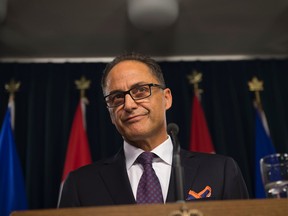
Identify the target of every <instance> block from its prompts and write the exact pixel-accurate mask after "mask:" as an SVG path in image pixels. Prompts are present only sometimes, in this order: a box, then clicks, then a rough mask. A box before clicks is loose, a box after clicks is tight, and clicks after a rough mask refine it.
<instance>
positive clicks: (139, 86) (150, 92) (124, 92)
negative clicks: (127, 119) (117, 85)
mask: <svg viewBox="0 0 288 216" xmlns="http://www.w3.org/2000/svg"><path fill="white" fill-rule="evenodd" d="M143 86H148V87H149V95H147V96H145V97H141V98H136V99H135V98H134V97H133V95H132V94H131V93H130V92H131V91H132V90H134V89H137V88H141V87H143ZM151 87H158V88H161V89H163V90H164V89H165V88H166V87H165V86H162V85H160V84H156V83H148V84H142V85H137V86H135V87H133V88H131V89H129V90H127V91H116V92H113V93H111V94H108V95H106V96H104V100H105V103H106V106H107V107H108V108H115V107H118V106H121V105H123V104H124V103H125V96H126V95H127V94H129V95H130V97H131V98H132V99H133V100H134V101H137V100H142V99H145V98H148V97H150V96H151V95H152V91H151ZM114 94H115V95H116V94H120V95H122V96H123V99H124V100H123V103H121V104H117V105H114V106H109V105H108V103H109V100H106V98H107V97H109V96H111V95H114Z"/></svg>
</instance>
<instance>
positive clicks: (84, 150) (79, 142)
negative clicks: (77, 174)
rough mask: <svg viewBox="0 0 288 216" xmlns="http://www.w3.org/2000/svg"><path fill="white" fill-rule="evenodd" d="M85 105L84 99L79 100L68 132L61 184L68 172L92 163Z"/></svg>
mask: <svg viewBox="0 0 288 216" xmlns="http://www.w3.org/2000/svg"><path fill="white" fill-rule="evenodd" d="M85 105H86V100H85V98H81V99H80V101H79V104H78V106H77V110H76V113H75V116H74V120H73V123H72V127H71V131H70V137H69V142H68V147H67V152H66V159H65V165H64V171H63V175H62V182H63V181H64V180H65V179H66V177H67V175H68V174H69V172H71V171H73V170H75V169H77V168H79V167H81V166H84V165H87V164H90V163H92V159H91V153H90V148H89V143H88V138H87V134H86V129H85V128H86V126H85V125H86V124H85Z"/></svg>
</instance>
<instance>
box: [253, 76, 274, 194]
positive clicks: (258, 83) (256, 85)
mask: <svg viewBox="0 0 288 216" xmlns="http://www.w3.org/2000/svg"><path fill="white" fill-rule="evenodd" d="M263 85H264V83H263V81H262V80H259V79H258V78H257V77H256V76H254V77H253V78H252V79H251V81H249V82H248V87H249V91H251V92H254V94H255V99H254V108H255V180H254V187H255V189H254V192H255V198H265V197H266V195H265V190H264V185H263V183H262V179H261V171H260V163H259V162H260V159H261V158H262V157H264V156H266V155H269V154H274V153H276V149H275V147H274V145H273V142H272V139H271V137H270V131H269V127H268V122H267V118H266V116H265V112H264V109H263V106H262V103H261V97H260V92H261V91H263V90H264V87H263Z"/></svg>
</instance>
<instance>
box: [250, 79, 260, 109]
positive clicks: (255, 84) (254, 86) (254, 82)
mask: <svg viewBox="0 0 288 216" xmlns="http://www.w3.org/2000/svg"><path fill="white" fill-rule="evenodd" d="M263 86H264V83H263V81H262V80H259V79H258V78H257V77H256V76H254V77H253V78H252V79H251V81H249V82H248V87H249V91H251V92H254V93H255V99H254V103H256V106H257V108H258V109H259V110H260V111H263V107H262V102H261V97H260V92H261V91H263V90H264V87H263Z"/></svg>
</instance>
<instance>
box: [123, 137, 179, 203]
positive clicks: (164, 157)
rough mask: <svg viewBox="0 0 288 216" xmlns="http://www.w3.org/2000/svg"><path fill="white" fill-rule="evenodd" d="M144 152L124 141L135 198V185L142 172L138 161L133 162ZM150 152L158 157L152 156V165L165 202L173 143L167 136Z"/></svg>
mask: <svg viewBox="0 0 288 216" xmlns="http://www.w3.org/2000/svg"><path fill="white" fill-rule="evenodd" d="M142 152H144V151H143V150H142V149H140V148H136V147H134V146H132V145H130V144H129V143H127V142H126V141H124V153H125V158H126V169H127V173H128V177H129V180H130V184H131V187H132V191H133V194H134V197H135V200H136V194H137V187H138V183H139V181H140V178H141V176H142V173H143V167H142V165H141V164H139V163H135V161H136V159H137V158H138V156H139V155H140V154H141V153H142ZM151 152H153V153H155V154H156V155H157V156H158V157H159V158H154V160H153V163H152V167H153V169H154V170H155V172H156V175H157V177H158V179H159V181H160V185H161V189H162V194H163V199H164V203H165V202H166V198H167V194H168V187H169V182H170V175H171V168H172V156H173V155H172V152H173V144H172V141H171V138H170V137H169V136H168V138H167V140H165V141H164V142H163V143H162V144H160V145H159V146H157V147H156V148H155V149H153V150H152V151H151Z"/></svg>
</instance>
